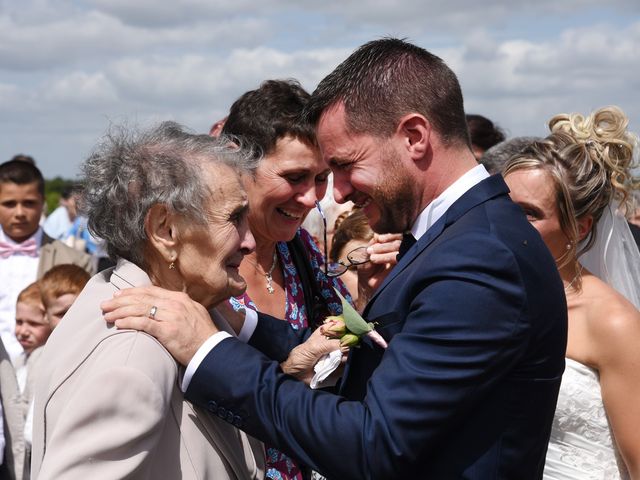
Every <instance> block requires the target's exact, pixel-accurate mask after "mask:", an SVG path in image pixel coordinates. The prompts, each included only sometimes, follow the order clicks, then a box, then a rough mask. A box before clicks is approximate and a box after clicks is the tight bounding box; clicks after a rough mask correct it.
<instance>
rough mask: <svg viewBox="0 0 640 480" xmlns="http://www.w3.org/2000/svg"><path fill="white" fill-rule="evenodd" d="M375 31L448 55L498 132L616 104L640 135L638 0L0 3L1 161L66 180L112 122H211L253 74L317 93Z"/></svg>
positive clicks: (470, 99)
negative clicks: (20, 159)
mask: <svg viewBox="0 0 640 480" xmlns="http://www.w3.org/2000/svg"><path fill="white" fill-rule="evenodd" d="M605 3H606V5H604V4H605ZM384 36H394V37H400V38H406V39H407V40H408V41H411V42H412V43H415V44H417V45H419V46H421V47H423V48H426V49H427V50H429V51H431V52H432V53H435V54H436V55H438V56H440V57H441V58H443V59H444V60H445V62H446V63H447V64H448V65H449V66H450V67H451V68H452V69H453V71H454V72H455V73H456V74H457V75H458V78H459V79H460V83H461V85H462V91H463V94H464V97H465V110H466V111H467V113H479V114H481V115H484V116H486V117H488V118H490V119H492V120H493V121H494V122H496V123H497V124H498V125H499V126H500V127H502V128H503V129H504V130H505V131H506V132H507V136H508V137H512V136H519V135H541V136H543V135H545V134H546V131H547V130H546V121H547V120H548V119H549V118H551V117H552V116H553V115H554V114H557V113H570V112H580V113H583V114H587V113H589V112H590V111H592V110H593V109H595V108H598V107H600V106H604V105H611V104H614V105H618V106H620V107H621V108H622V109H623V110H624V111H625V112H626V114H627V115H628V117H629V119H630V128H631V129H632V130H633V131H636V132H638V130H640V47H639V46H640V1H638V0H608V1H607V2H602V1H601V0H537V1H536V2H530V1H520V0H511V1H504V0H502V1H499V0H482V1H478V0H458V1H456V0H406V1H405V0H395V1H386V0H359V1H357V2H355V1H351V2H349V1H345V0H341V1H337V0H324V1H322V2H308V1H303V0H297V1H294V0H260V1H258V0H251V1H250V0H234V1H219V0H172V1H170V2H169V1H162V0H0V161H5V160H8V159H10V158H11V157H12V156H13V155H15V154H17V153H25V154H30V155H32V156H33V157H34V158H35V159H36V161H37V164H38V166H39V167H40V168H41V170H42V171H43V173H44V175H45V177H47V178H52V177H54V176H62V177H65V178H75V177H76V176H77V175H78V171H79V165H80V163H81V162H82V161H83V159H84V158H86V157H87V155H88V154H89V153H90V152H91V149H92V147H93V145H95V144H96V143H97V142H98V140H99V139H100V137H101V136H102V135H104V133H105V132H106V130H107V129H108V128H109V126H110V125H112V124H122V123H126V124H131V125H140V126H148V125H151V124H154V123H157V122H160V121H163V120H174V121H177V122H179V123H181V124H184V125H186V126H187V127H189V128H190V129H192V130H193V131H195V132H207V131H208V130H209V127H210V126H211V124H213V123H214V122H215V121H216V120H218V119H220V118H222V117H224V116H225V115H226V112H227V110H228V108H229V106H230V105H231V103H233V101H234V100H235V99H236V98H237V97H238V96H240V95H241V94H242V93H244V92H245V91H247V90H251V89H254V88H256V87H258V86H259V84H260V83H261V82H262V81H263V80H266V79H270V78H296V79H298V80H299V81H300V82H301V83H302V85H303V86H304V87H305V88H306V89H307V90H309V91H313V89H314V88H315V87H316V85H317V83H318V82H319V81H320V80H321V79H322V78H323V77H324V76H325V75H327V74H328V73H330V72H331V71H332V70H333V68H335V67H336V66H337V65H338V64H339V63H340V62H341V61H342V60H344V59H345V58H346V57H347V56H348V55H349V54H350V53H351V52H352V51H353V50H354V49H356V48H357V47H358V46H359V45H361V44H363V43H365V42H367V41H369V40H373V39H376V38H381V37H384Z"/></svg>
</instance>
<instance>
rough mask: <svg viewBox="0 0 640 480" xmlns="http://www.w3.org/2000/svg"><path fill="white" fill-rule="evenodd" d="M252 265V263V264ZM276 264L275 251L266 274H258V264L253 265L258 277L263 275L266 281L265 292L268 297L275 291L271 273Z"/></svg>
mask: <svg viewBox="0 0 640 480" xmlns="http://www.w3.org/2000/svg"><path fill="white" fill-rule="evenodd" d="M252 263H253V262H252ZM277 263H278V256H277V254H276V251H275V250H274V251H273V263H272V264H271V268H270V269H269V271H268V272H266V273H262V272H260V270H258V263H257V262H256V263H254V264H253V267H254V268H255V269H256V271H257V272H258V273H259V274H260V275H264V278H266V279H267V292H269V295H273V294H274V292H275V289H274V288H273V276H272V274H273V271H274V270H275V269H276V265H277Z"/></svg>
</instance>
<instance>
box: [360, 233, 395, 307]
mask: <svg viewBox="0 0 640 480" xmlns="http://www.w3.org/2000/svg"><path fill="white" fill-rule="evenodd" d="M401 242H402V234H400V233H385V234H381V235H378V234H375V235H374V236H373V238H372V239H371V242H370V243H369V247H368V248H367V253H369V260H370V261H369V262H368V263H365V264H363V265H359V266H358V307H359V308H362V307H364V305H366V304H367V302H368V301H369V298H371V295H372V294H373V292H375V291H376V289H377V288H378V287H379V286H380V284H381V283H382V282H383V281H384V279H385V278H386V277H387V275H388V274H389V272H390V271H391V269H392V268H393V267H394V266H395V264H396V263H398V262H397V260H396V256H397V255H398V251H399V250H400V243H401Z"/></svg>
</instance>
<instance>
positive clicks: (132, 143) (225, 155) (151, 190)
mask: <svg viewBox="0 0 640 480" xmlns="http://www.w3.org/2000/svg"><path fill="white" fill-rule="evenodd" d="M232 140H233V141H232ZM233 142H235V143H233ZM238 144H239V142H238V141H237V140H235V139H231V138H230V137H218V138H213V137H210V136H208V135H197V134H193V133H189V132H188V131H186V130H185V128H184V127H182V126H181V125H179V124H177V123H174V122H163V123H161V124H160V125H158V126H157V127H155V128H152V129H149V130H146V131H140V130H138V129H135V128H128V127H126V126H112V127H111V128H110V129H109V131H108V132H107V134H106V135H105V136H104V137H103V138H102V140H101V141H100V142H99V143H98V145H97V146H96V147H95V148H94V150H93V152H92V153H91V154H90V155H89V157H88V158H87V160H86V161H85V162H84V163H83V164H82V166H81V171H82V175H83V181H82V183H83V187H84V188H83V195H82V200H81V210H82V212H83V213H84V214H85V215H86V216H87V218H88V228H89V231H90V232H91V233H92V234H93V235H95V236H96V237H98V238H101V239H103V240H104V241H105V244H106V250H107V253H108V254H109V256H110V257H111V258H112V259H115V258H117V257H122V258H125V259H127V260H130V261H131V262H133V263H135V264H137V265H139V266H141V267H146V265H145V260H144V255H143V252H144V245H145V241H146V239H147V236H146V233H145V229H144V224H145V218H146V215H147V213H148V212H149V209H150V208H151V207H152V206H153V205H156V204H164V205H166V206H167V207H168V208H169V210H170V211H172V212H174V213H178V214H181V215H184V216H185V217H186V218H188V219H189V220H191V221H193V222H194V223H195V224H200V225H202V224H204V223H205V221H206V220H205V216H204V213H203V212H204V208H203V207H204V202H205V199H206V198H207V197H208V195H209V187H208V186H207V185H206V184H204V183H203V181H202V175H201V172H200V169H199V167H200V165H202V162H206V161H213V162H218V163H220V164H225V165H229V166H231V167H233V168H235V169H237V170H238V171H250V170H252V169H255V168H256V163H257V162H258V161H259V158H258V159H256V158H254V155H253V153H252V152H251V151H249V150H247V149H246V148H244V147H242V146H240V147H238V146H237V145H238Z"/></svg>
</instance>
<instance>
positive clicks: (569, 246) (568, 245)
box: [169, 243, 571, 268]
mask: <svg viewBox="0 0 640 480" xmlns="http://www.w3.org/2000/svg"><path fill="white" fill-rule="evenodd" d="M567 250H571V244H570V243H567ZM169 268H171V267H169Z"/></svg>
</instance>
